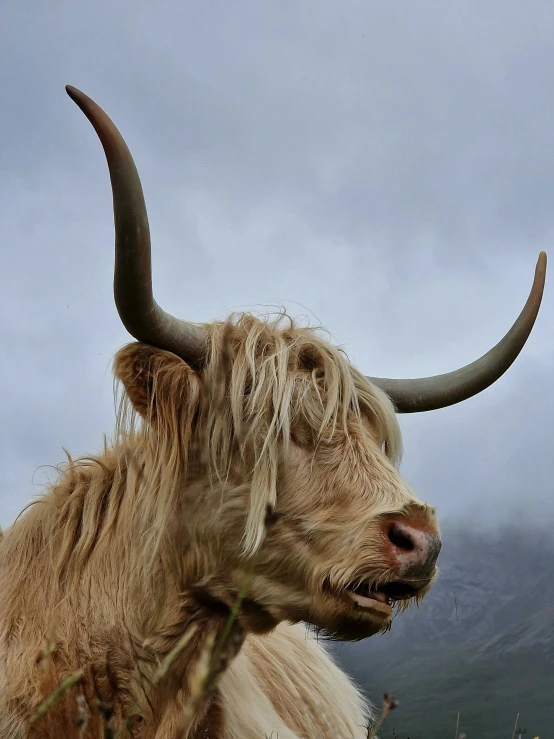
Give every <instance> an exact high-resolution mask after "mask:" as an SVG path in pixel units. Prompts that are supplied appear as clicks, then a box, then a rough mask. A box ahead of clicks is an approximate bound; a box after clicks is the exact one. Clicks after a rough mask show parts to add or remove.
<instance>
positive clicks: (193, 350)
mask: <svg viewBox="0 0 554 739" xmlns="http://www.w3.org/2000/svg"><path fill="white" fill-rule="evenodd" d="M65 89H66V91H67V94H68V95H69V97H70V98H71V99H72V100H73V101H74V102H75V103H76V104H77V105H78V106H79V108H80V109H81V110H82V111H83V113H84V114H85V115H86V117H87V118H88V119H89V121H90V122H91V123H92V125H93V127H94V129H95V131H96V133H97V134H98V138H99V139H100V142H101V143H102V146H103V148H104V152H105V154H106V159H107V161H108V169H109V172H110V179H111V183H112V192H113V209H114V222H115V274H114V295H115V304H116V306H117V310H118V313H119V316H120V318H121V320H122V322H123V325H124V326H125V328H126V329H127V331H129V333H130V334H131V335H132V336H134V337H135V339H138V340H139V341H144V342H146V343H148V344H151V345H153V346H156V347H158V348H160V349H167V350H168V351H171V352H173V353H174V354H177V355H178V356H180V357H182V358H183V359H184V360H185V361H187V362H189V363H190V364H192V365H193V366H201V364H202V361H203V359H204V357H205V355H206V350H207V338H206V333H205V331H204V330H203V329H202V327H201V326H198V325H195V324H193V323H188V322H186V321H181V320H179V319H177V318H174V317H173V316H172V315H170V314H169V313H166V312H165V311H164V310H162V309H161V308H160V306H159V305H158V304H157V303H156V301H155V300H154V296H153V294H152V264H151V257H150V229H149V227H148V216H147V213H146V205H145V202H144V195H143V192H142V186H141V183H140V178H139V175H138V172H137V169H136V167H135V163H134V161H133V157H132V156H131V153H130V151H129V149H128V148H127V145H126V143H125V141H124V140H123V137H122V136H121V134H120V133H119V131H118V130H117V128H116V127H115V125H114V123H113V122H112V120H111V119H110V118H109V117H108V116H107V115H106V113H105V112H104V111H103V110H102V108H100V106H98V105H97V104H96V103H95V102H94V101H93V100H91V99H90V98H89V97H88V96H87V95H85V94H84V93H82V92H81V91H80V90H77V89H76V88H75V87H72V86H71V85H66V88H65Z"/></svg>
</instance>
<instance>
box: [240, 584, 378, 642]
mask: <svg viewBox="0 0 554 739" xmlns="http://www.w3.org/2000/svg"><path fill="white" fill-rule="evenodd" d="M264 601H265V602H264ZM272 601H273V602H272ZM241 621H242V623H243V625H244V627H245V628H246V630H247V631H250V632H254V633H258V634H261V633H267V632H268V631H271V630H272V629H273V628H275V626H276V625H277V624H278V623H279V622H282V621H289V622H292V623H299V622H303V623H306V624H308V625H309V626H311V627H313V628H314V629H315V630H316V631H317V633H318V635H319V636H323V637H326V638H329V639H333V640H337V641H359V640H361V639H367V638H368V637H370V636H373V635H374V634H378V633H380V632H381V633H382V632H385V631H388V630H389V629H390V627H391V623H392V613H391V612H390V611H389V612H388V613H387V612H383V611H382V610H374V609H372V608H367V607H363V606H361V605H359V604H358V603H356V602H355V601H353V600H352V599H351V598H349V597H348V596H332V595H329V594H326V593H317V594H316V595H312V596H311V597H310V596H309V595H308V594H306V593H303V594H302V595H300V594H297V596H296V597H290V596H289V598H287V597H283V598H280V599H279V600H278V601H275V600H273V599H272V598H271V599H267V600H266V599H264V598H260V599H259V600H258V599H256V598H252V599H248V598H246V599H245V600H244V601H243V604H242V608H241Z"/></svg>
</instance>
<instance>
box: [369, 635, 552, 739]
mask: <svg viewBox="0 0 554 739" xmlns="http://www.w3.org/2000/svg"><path fill="white" fill-rule="evenodd" d="M373 667H374V668H375V678H373V679H372V678H371V676H369V677H368V678H366V680H365V687H366V689H367V692H368V694H369V696H370V698H371V699H372V700H373V702H374V703H376V704H377V705H379V703H380V697H381V695H382V693H383V692H390V693H391V694H392V695H394V696H395V697H397V698H398V699H399V701H400V705H399V706H398V708H397V709H396V710H395V711H394V712H393V713H392V714H391V715H390V717H389V719H388V721H387V723H386V724H385V727H384V729H383V730H382V731H381V733H380V737H381V739H392V737H393V731H392V730H393V729H394V730H395V731H396V734H397V735H398V737H399V739H407V737H410V739H442V738H443V737H444V738H445V739H453V737H454V734H455V728H456V717H457V713H458V711H459V712H460V732H463V733H465V734H466V735H467V738H468V739H511V736H512V730H513V727H514V721H515V718H516V715H517V713H518V712H519V713H520V722H521V724H522V725H523V726H524V727H525V728H527V733H526V735H525V736H526V739H533V738H534V737H536V736H539V737H541V739H543V737H544V739H549V738H550V737H554V662H551V661H546V660H545V659H544V657H543V654H542V652H541V651H540V650H532V649H529V650H524V651H523V652H519V653H517V654H510V655H506V656H504V657H502V656H496V657H494V658H493V659H479V660H473V659H472V655H471V651H470V650H468V648H467V647H464V646H460V645H459V646H456V647H454V646H452V645H440V644H436V645H434V646H433V647H432V648H431V649H425V650H420V651H417V652H414V653H413V654H412V655H411V656H410V657H408V656H407V655H405V656H404V659H402V660H401V661H394V662H391V663H389V664H387V663H386V662H381V661H379V662H376V663H375V664H374V665H373Z"/></svg>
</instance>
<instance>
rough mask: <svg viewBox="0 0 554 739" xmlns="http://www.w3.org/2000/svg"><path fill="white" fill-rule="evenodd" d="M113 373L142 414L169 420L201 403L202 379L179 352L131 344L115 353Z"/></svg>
mask: <svg viewBox="0 0 554 739" xmlns="http://www.w3.org/2000/svg"><path fill="white" fill-rule="evenodd" d="M114 373H115V376H116V377H117V379H118V380H120V381H121V383H122V384H123V386H124V387H125V390H126V392H127V395H128V397H129V400H130V401H131V403H132V405H133V408H134V409H135V411H136V412H137V413H138V414H139V415H140V416H142V418H147V419H148V420H150V421H162V420H164V419H166V420H168V421H169V420H170V418H172V419H174V418H175V417H176V414H177V415H180V414H181V413H182V412H183V411H185V410H187V409H188V410H189V411H190V412H192V413H194V412H195V411H196V409H197V407H198V400H199V397H200V390H201V386H202V383H201V379H200V377H199V376H198V374H197V373H196V372H195V371H194V370H193V369H192V368H191V367H190V366H189V365H188V364H187V363H186V362H185V361H184V360H183V359H181V358H180V357H178V356H177V355H176V354H172V353H171V352H168V351H165V350H163V349H156V348H155V347H153V346H150V344H143V343H133V344H128V345H127V346H124V347H123V348H122V349H120V350H119V351H118V352H117V354H116V355H115V359H114Z"/></svg>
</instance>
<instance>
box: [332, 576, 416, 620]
mask: <svg viewBox="0 0 554 739" xmlns="http://www.w3.org/2000/svg"><path fill="white" fill-rule="evenodd" d="M345 592H346V593H347V594H348V595H349V597H350V598H352V600H353V601H354V602H355V603H357V604H358V605H359V606H361V607H362V608H367V609H369V610H371V611H374V612H377V613H379V614H380V615H382V616H390V615H391V613H392V606H393V604H394V603H396V602H397V601H400V600H409V599H410V598H413V597H415V596H416V595H417V588H414V587H413V585H410V583H407V582H402V581H397V582H389V583H386V584H384V585H372V584H370V583H357V584H352V585H349V586H347V587H346V588H345Z"/></svg>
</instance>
